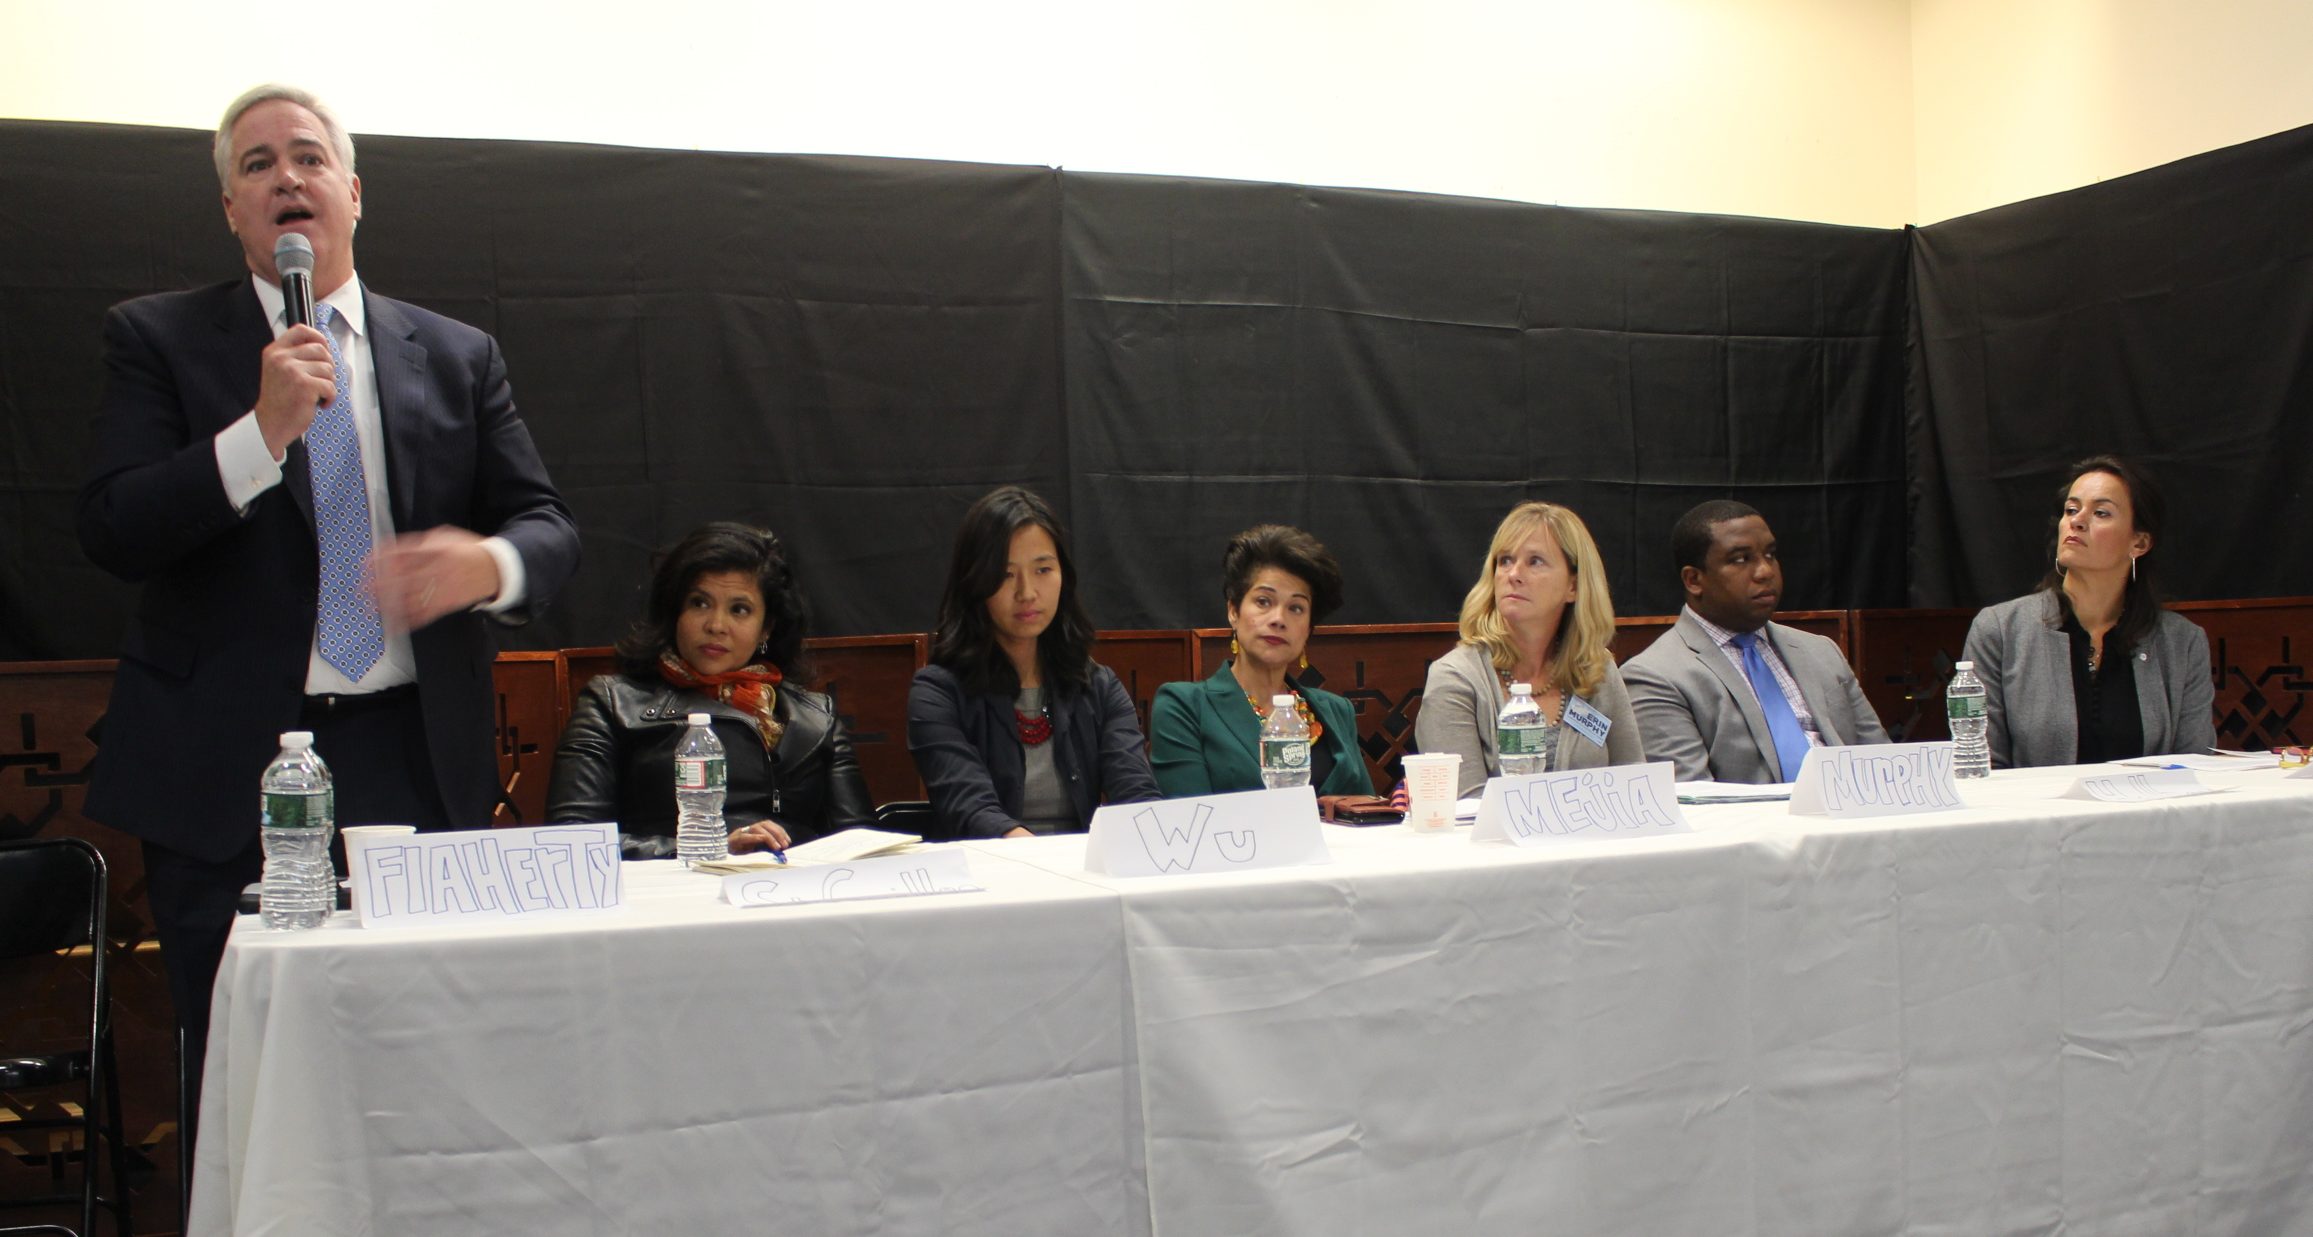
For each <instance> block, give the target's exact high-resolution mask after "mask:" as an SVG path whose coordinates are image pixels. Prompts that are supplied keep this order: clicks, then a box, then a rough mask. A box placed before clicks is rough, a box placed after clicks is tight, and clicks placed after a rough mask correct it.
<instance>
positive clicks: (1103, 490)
mask: <svg viewBox="0 0 2313 1237" xmlns="http://www.w3.org/2000/svg"><path fill="white" fill-rule="evenodd" d="M1061 189H1062V195H1063V203H1064V205H1063V210H1062V213H1061V248H1062V253H1063V260H1062V270H1063V277H1064V279H1065V288H1066V298H1067V314H1066V319H1065V330H1066V335H1067V343H1066V348H1065V352H1064V356H1065V358H1066V366H1065V368H1066V370H1067V375H1068V406H1069V418H1070V426H1071V432H1072V441H1071V449H1070V453H1069V456H1070V463H1071V466H1072V470H1073V473H1074V476H1075V478H1076V487H1077V488H1076V509H1077V511H1078V512H1079V516H1080V524H1081V528H1080V529H1079V531H1078V539H1079V541H1080V542H1081V546H1082V549H1081V557H1083V558H1086V559H1089V560H1091V561H1092V562H1095V563H1099V564H1102V565H1103V567H1104V568H1105V569H1104V570H1102V571H1101V573H1100V574H1099V576H1098V577H1097V578H1096V579H1095V580H1094V581H1093V583H1094V586H1095V587H1094V591H1093V593H1092V596H1093V598H1094V599H1095V602H1096V605H1097V614H1098V615H1099V618H1100V621H1102V622H1104V623H1113V624H1117V625H1123V626H1175V625H1182V624H1185V623H1194V624H1199V625H1206V626H1217V625H1220V624H1221V623H1222V622H1224V621H1225V613H1224V610H1223V606H1222V602H1221V598H1220V588H1221V584H1220V557H1221V549H1222V546H1223V545H1224V544H1225V542H1226V540H1227V538H1228V536H1229V534H1231V533H1233V532H1235V531H1237V530H1238V529H1241V528H1244V527H1246V526H1247V525H1250V524H1254V523H1258V522H1260V521H1263V520H1282V521H1286V522H1289V523H1295V524H1299V525H1301V526H1303V527H1305V528H1307V529H1309V530H1310V531H1312V532H1314V533H1316V534H1317V535H1318V536H1319V537H1321V538H1323V539H1324V540H1325V541H1326V542H1327V543H1328V544H1329V545H1330V546H1331V547H1332V548H1333V549H1334V551H1335V553H1336V555H1337V556H1338V557H1339V558H1340V559H1341V561H1342V565H1343V568H1344V571H1345V573H1346V574H1347V576H1348V595H1349V600H1348V603H1347V604H1346V606H1345V607H1344V609H1343V612H1342V614H1341V615H1340V616H1339V618H1338V620H1337V621H1342V622H1434V621H1440V620H1450V619H1452V618H1453V617H1454V616H1455V614H1456V613H1457V612H1458V611H1459V609H1460V606H1461V598H1462V595H1463V593H1464V592H1466V591H1467V590H1468V589H1469V587H1470V585H1471V584H1472V583H1474V582H1475V581H1476V580H1477V578H1478V575H1479V572H1480V571H1481V569H1482V568H1483V567H1484V564H1485V559H1486V547H1487V542H1488V540H1489V539H1490V537H1491V536H1492V533H1493V530H1494V526H1495V525H1496V524H1497V523H1498V522H1499V521H1500V519H1501V517H1502V515H1503V513H1504V512H1506V511H1507V510H1508V509H1509V508H1510V507H1511V506H1512V505H1514V504H1515V503H1517V502H1518V501H1520V500H1523V499H1526V498H1546V499H1550V500H1552V501H1555V502H1561V503H1564V504H1566V505H1568V506H1570V507H1572V508H1573V509H1574V510H1575V511H1576V512H1577V513H1579V514H1580V515H1581V516H1582V517H1583V520H1584V522H1585V523H1586V524H1588V525H1589V526H1590V529H1591V533H1592V535H1593V536H1594V537H1596V538H1597V540H1598V542H1599V548H1600V551H1601V553H1602V554H1603V555H1604V557H1605V561H1606V565H1607V573H1608V576H1609V579H1610V581H1611V584H1612V589H1613V595H1614V599H1615V603H1616V607H1617V609H1618V610H1619V611H1620V612H1621V613H1623V614H1668V613H1674V612H1676V611H1677V609H1678V607H1679V605H1680V604H1681V602H1682V600H1683V594H1682V592H1681V590H1680V588H1679V583H1678V575H1677V570H1676V568H1675V566H1674V565H1673V564H1672V562H1671V556H1670V551H1669V547H1668V542H1669V533H1670V527H1671V524H1672V522H1673V521H1675V520H1676V519H1677V518H1678V516H1679V515H1680V514H1681V513H1683V512H1685V511H1686V510H1687V508H1689V507H1691V506H1693V505H1694V504H1695V503H1697V502H1699V501H1701V500H1703V499H1705V498H1711V497H1720V496H1725V495H1729V494H1733V495H1739V496H1740V497H1742V498H1743V499H1744V500H1746V501H1748V502H1750V503H1751V504H1752V505H1754V506H1756V507H1758V508H1759V509H1760V511H1761V512H1763V513H1764V514H1765V515H1766V516H1767V517H1768V520H1769V522H1770V523H1771V524H1772V525H1773V527H1774V528H1775V530H1776V532H1777V535H1778V536H1779V537H1780V538H1781V541H1782V544H1783V547H1784V555H1785V563H1786V567H1787V580H1786V589H1787V593H1786V602H1785V604H1786V605H1787V606H1789V607H1791V608H1812V607H1848V606H1862V605H1874V604H1881V603H1882V602H1883V601H1885V600H1891V599H1894V598H1897V597H1900V596H1901V595H1902V589H1903V585H1902V574H1901V573H1902V566H1901V562H1900V558H1899V555H1900V551H1901V547H1902V545H1903V508H1902V497H1901V489H1902V478H1903V439H1902V432H1901V427H1900V425H1899V424H1898V418H1899V416H1900V408H1901V403H1902V393H1903V373H1902V359H1901V357H1902V353H1901V347H1902V334H1903V329H1904V325H1903V324H1904V315H1903V309H1902V301H1903V297H1904V279H1905V274H1904V261H1905V259H1904V241H1903V236H1902V234H1901V233H1900V232H1893V231H1878V230H1871V229H1860V228H1840V227H1831V226H1826V225H1820V224H1804V223H1789V222H1780V221H1774V220H1763V219H1737V218H1727V217H1720V216H1709V215H1680V214H1667V213H1657V212H1638V211H1606V210H1574V209H1565V208H1558V207H1546V206H1530V205H1523V204H1518V203H1510V202H1493V201H1480V200H1473V199H1467V198H1443V197H1434V196H1424V195H1417V194H1404V193H1383V192H1371V191H1352V190H1339V189H1312V188H1304V187H1301V186H1295V185H1262V184H1241V183H1222V182H1215V181H1206V180H1172V179H1162V178H1154V177H1139V176H1103V175H1085V174H1079V173H1071V174H1069V175H1067V176H1066V177H1064V178H1063V179H1062V183H1061Z"/></svg>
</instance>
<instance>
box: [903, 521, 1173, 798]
mask: <svg viewBox="0 0 2313 1237" xmlns="http://www.w3.org/2000/svg"><path fill="white" fill-rule="evenodd" d="M931 662H932V664H930V665H928V666H925V667H924V668H923V669H921V670H918V671H916V678H915V683H914V685H913V686H911V687H910V688H909V689H908V750H909V751H910V752H912V753H914V755H915V758H916V771H917V772H918V773H920V774H922V775H923V779H924V789H925V791H926V792H927V793H928V795H929V796H930V798H931V802H932V811H933V812H934V813H935V814H936V815H937V816H938V817H939V819H940V823H941V826H942V827H943V829H945V830H947V831H949V832H952V833H953V834H955V835H956V836H960V837H974V838H1007V837H1027V836H1029V835H1031V834H1039V833H1063V832H1071V831H1081V830H1082V829H1084V828H1085V827H1086V826H1088V825H1090V824H1091V823H1092V812H1093V809H1094V808H1096V807H1099V806H1100V804H1101V803H1102V802H1103V801H1104V800H1105V801H1107V802H1110V803H1138V802H1142V801H1144V800H1149V799H1154V798H1157V797H1158V794H1157V784H1156V779H1155V778H1154V777H1153V776H1151V775H1150V773H1149V767H1148V757H1147V755H1146V754H1144V753H1143V751H1142V740H1141V733H1140V721H1139V719H1138V718H1137V717H1135V716H1134V714H1133V708H1132V698H1131V697H1130V696H1128V695H1126V694H1125V690H1124V685H1123V684H1122V683H1119V682H1118V681H1117V678H1116V674H1115V672H1114V671H1111V670H1110V669H1109V668H1108V667H1106V666H1103V665H1100V664H1098V663H1097V662H1094V661H1093V660H1092V623H1091V621H1090V620H1089V619H1087V618H1086V617H1085V615H1084V608H1083V606H1082V604H1081V603H1080V602H1078V600H1077V592H1076V572H1075V567H1074V565H1073V564H1072V563H1071V562H1070V561H1069V557H1068V538H1067V535H1066V533H1064V532H1063V531H1062V529H1061V527H1060V520H1059V517H1057V516H1056V515H1054V514H1053V512H1052V508H1051V506H1050V505H1048V504H1046V503H1045V501H1044V500H1043V499H1041V498H1039V497H1037V496H1036V495H1034V494H1032V493H1030V492H1028V491H1027V490H1024V489H1022V488H1020V487H1019V486H1016V485H1007V486H1004V487H1002V488H1001V489H997V490H994V491H991V492H990V493H989V494H987V495H986V496H985V497H983V498H981V499H980V501H978V502H976V503H973V504H972V508H971V510H970V511H967V512H965V513H964V526H963V527H962V528H961V529H959V530H958V531H957V533H956V550H955V555H954V557H953V558H952V559H951V560H950V561H949V564H948V582H947V587H946V588H945V590H944V591H943V592H942V594H941V597H940V625H939V630H938V631H937V632H936V633H935V634H934V636H933V638H932V654H931Z"/></svg>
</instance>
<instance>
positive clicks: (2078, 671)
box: [1962, 455, 2217, 768]
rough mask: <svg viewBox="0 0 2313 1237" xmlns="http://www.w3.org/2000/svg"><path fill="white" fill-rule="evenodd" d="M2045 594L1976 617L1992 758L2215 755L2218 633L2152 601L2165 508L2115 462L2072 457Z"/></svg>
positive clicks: (1971, 647) (1971, 642) (2008, 763)
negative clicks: (2213, 657) (2212, 643)
mask: <svg viewBox="0 0 2313 1237" xmlns="http://www.w3.org/2000/svg"><path fill="white" fill-rule="evenodd" d="M2071 477H2072V479H2071V480H2070V481H2069V482H2067V483H2066V484H2065V486H2064V489H2063V490H2062V491H2061V492H2060V494H2059V497H2058V502H2057V511H2056V530H2055V536H2054V537H2053V538H2052V540H2053V541H2054V542H2055V555H2056V558H2055V563H2054V565H2053V566H2052V567H2050V569H2049V571H2048V575H2047V577H2046V578H2045V579H2043V580H2042V581H2041V582H2040V590H2039V591H2038V592H2035V593H2032V594H2029V595H2027V596H2024V597H2018V598H2017V599H2015V600H2014V601H2007V602H2002V603H2001V604H1999V605H1996V606H1992V607H1990V608H1988V609H1986V610H1984V611H1982V612H1981V613H1979V614H1977V615H1976V619H1975V622H1974V623H1972V624H1970V625H1969V627H1968V642H1967V649H1966V652H1965V653H1963V654H1962V656H1964V657H1966V658H1967V659H1969V660H1971V661H1973V662H1975V663H1976V674H1977V676H1978V677H1979V678H1981V679H1983V681H1984V705H1985V712H1986V715H1987V716H1988V717H1989V718H1990V720H1991V726H1990V739H1991V748H1992V763H1993V764H1994V765H1995V766H1998V767H2001V768H2009V767H2017V768H2021V767H2027V766H2033V765H2068V764H2095V763H2098V762H2100V761H2107V760H2126V759H2129V758H2130V757H2135V756H2147V755H2159V754H2166V753H2170V752H2201V751H2206V750H2208V748H2209V747H2210V746H2212V745H2213V744H2215V743H2216V741H2217V727H2216V707H2215V704H2216V687H2215V682H2214V680H2213V679H2211V678H2210V675H2209V638H2208V636H2207V634H2206V633H2204V632H2203V631H2201V629H2200V628H2199V627H2198V626H2195V625H2194V624H2193V622H2192V621H2191V620H2190V619H2187V618H2185V617H2184V616H2183V615H2180V614H2177V613H2174V612H2173V611H2169V610H2165V609H2163V608H2161V604H2160V602H2159V600H2158V599H2157V598H2155V597H2154V596H2153V588H2152V580H2153V570H2152V568H2153V559H2152V552H2153V549H2154V548H2155V547H2156V546H2157V545H2158V544H2159V540H2160V534H2161V528H2162V525H2163V523H2164V521H2165V518H2166V515H2167V507H2166V504H2165V503H2164V502H2163V501H2162V499H2161V496H2160V491H2159V490H2158V489H2157V488H2155V487H2154V485H2153V483H2152V480H2151V478H2149V477H2147V476H2146V475H2145V474H2144V473H2143V471H2142V470H2140V469H2138V468H2137V467H2136V466H2135V465H2133V464H2130V463H2128V462H2127V461H2125V460H2122V459H2120V458H2118V457H2116V456H2110V455H2098V456H2093V457H2091V458H2089V459H2085V460H2082V461H2081V462H2080V463H2078V464H2075V465H2073V467H2072V471H2071Z"/></svg>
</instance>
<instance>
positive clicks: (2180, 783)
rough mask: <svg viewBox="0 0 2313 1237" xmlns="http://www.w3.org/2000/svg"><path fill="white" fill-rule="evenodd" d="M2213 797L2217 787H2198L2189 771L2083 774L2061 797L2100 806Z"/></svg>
mask: <svg viewBox="0 0 2313 1237" xmlns="http://www.w3.org/2000/svg"><path fill="white" fill-rule="evenodd" d="M2215 793H2217V788H2216V787H2214V786H2203V785H2201V780H2200V779H2199V778H2197V777H2194V776H2193V771H2192V770H2190V769H2131V770H2129V771H2128V772H2125V773H2088V774H2083V775H2082V776H2081V777H2080V778H2079V780H2077V781H2075V782H2073V783H2072V788H2071V789H2069V790H2067V791H2065V792H2064V793H2063V795H2062V796H2060V797H2061V798H2065V799H2094V800H2097V801H2098V802H2101V803H2151V802H2154V801H2155V800H2159V799H2183V798H2188V797H2190V796H2193V795H2213V794H2215Z"/></svg>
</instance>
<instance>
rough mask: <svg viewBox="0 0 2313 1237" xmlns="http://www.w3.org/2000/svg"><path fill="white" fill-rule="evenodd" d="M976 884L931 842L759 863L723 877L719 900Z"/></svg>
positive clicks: (801, 899) (797, 899)
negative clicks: (774, 864)
mask: <svg viewBox="0 0 2313 1237" xmlns="http://www.w3.org/2000/svg"><path fill="white" fill-rule="evenodd" d="M979 889H980V886H979V884H978V883H977V882H975V881H973V879H972V865H971V864H970V863H968V862H966V861H965V859H964V852H963V851H962V850H957V849H950V848H947V847H937V846H935V847H929V848H927V849H924V850H919V851H910V852H909V853H907V854H905V855H886V856H884V857H882V858H879V859H853V860H850V861H848V862H844V863H815V864H811V865H809V866H803V867H787V868H765V869H763V870H761V871H757V872H742V873H740V874H738V875H736V876H726V877H724V878H723V900H724V901H725V902H728V903H730V904H731V905H733V906H796V905H800V904H802V903H805V902H850V901H856V900H858V899H860V898H919V897H922V896H924V895H925V894H931V893H976V892H978V891H979Z"/></svg>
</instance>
